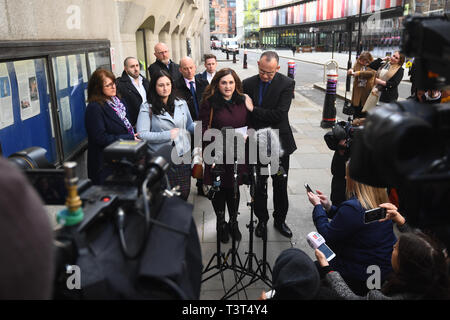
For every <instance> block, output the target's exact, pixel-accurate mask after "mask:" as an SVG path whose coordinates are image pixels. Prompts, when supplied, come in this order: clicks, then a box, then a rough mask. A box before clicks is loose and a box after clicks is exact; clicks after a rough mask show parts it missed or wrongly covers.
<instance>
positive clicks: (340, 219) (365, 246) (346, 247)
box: [313, 197, 397, 281]
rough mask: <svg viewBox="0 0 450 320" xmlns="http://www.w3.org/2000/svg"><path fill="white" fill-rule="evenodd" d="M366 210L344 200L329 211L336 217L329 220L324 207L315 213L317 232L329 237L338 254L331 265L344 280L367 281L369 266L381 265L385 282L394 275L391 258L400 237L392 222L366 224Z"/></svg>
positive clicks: (318, 207) (354, 200) (356, 203)
mask: <svg viewBox="0 0 450 320" xmlns="http://www.w3.org/2000/svg"><path fill="white" fill-rule="evenodd" d="M364 212H365V210H364V209H363V207H362V206H361V203H360V202H359V201H358V200H357V199H356V198H355V197H352V198H351V199H349V200H347V201H344V202H343V203H342V204H341V205H340V206H339V207H335V206H332V208H331V209H330V211H329V212H328V215H329V216H333V215H334V217H333V219H332V220H331V221H328V217H327V213H326V212H325V209H324V208H323V207H322V206H321V205H316V206H315V207H314V211H313V221H314V225H315V226H316V228H317V231H318V232H319V233H320V234H321V235H322V236H323V237H324V238H325V241H326V243H327V244H328V246H329V247H330V248H331V249H332V250H333V251H334V252H335V253H336V257H335V258H334V259H333V260H331V261H330V266H331V267H332V268H333V269H334V270H336V271H339V273H340V274H341V275H342V277H343V278H344V279H353V280H360V281H366V280H367V278H368V276H370V275H372V274H373V273H369V274H368V273H367V267H368V266H370V265H377V266H379V267H380V269H381V281H384V280H385V278H386V276H387V275H388V274H389V273H391V272H392V265H391V255H392V250H393V246H394V244H395V243H396V242H397V238H396V237H395V235H394V230H393V224H392V221H391V220H388V221H385V222H378V221H377V222H373V223H369V224H365V223H364V220H363V219H364Z"/></svg>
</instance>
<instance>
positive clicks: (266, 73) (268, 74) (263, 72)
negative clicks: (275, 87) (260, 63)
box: [259, 69, 276, 77]
mask: <svg viewBox="0 0 450 320" xmlns="http://www.w3.org/2000/svg"><path fill="white" fill-rule="evenodd" d="M275 72H276V71H272V72H267V71H264V70H261V69H259V74H260V75H262V76H263V75H267V76H269V77H271V76H273V75H274V74H275Z"/></svg>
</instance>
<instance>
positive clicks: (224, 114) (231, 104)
mask: <svg viewBox="0 0 450 320" xmlns="http://www.w3.org/2000/svg"><path fill="white" fill-rule="evenodd" d="M246 103H251V100H250V98H248V97H247V96H245V95H244V94H243V90H242V82H241V80H240V79H239V77H238V76H237V74H236V72H234V71H233V70H232V69H230V68H224V69H222V70H220V71H218V72H217V73H216V75H215V76H214V78H213V79H212V81H211V84H210V85H209V86H208V87H207V88H206V90H205V92H204V94H203V99H202V104H201V107H200V120H201V121H202V126H203V127H202V132H203V134H204V133H205V131H206V130H207V129H209V128H214V129H219V130H221V129H222V128H225V127H232V128H241V127H249V121H248V117H249V115H248V111H247V108H246V106H245V104H246ZM224 140H225V139H224ZM203 150H205V149H203ZM223 158H224V160H225V156H224V157H223ZM221 167H222V168H223V170H222V172H221V173H220V181H221V183H220V189H219V191H218V192H216V194H215V195H214V198H213V199H212V205H213V207H214V211H215V213H216V216H217V228H218V230H217V232H218V234H219V235H220V241H221V242H223V243H227V242H228V240H229V234H232V236H233V237H234V239H235V240H237V241H240V240H241V238H242V235H241V233H240V231H239V227H238V222H237V215H238V207H239V196H240V195H239V188H238V190H237V195H236V196H237V199H236V202H235V194H234V190H233V183H234V181H233V174H234V166H233V164H226V165H223V166H221ZM246 173H247V167H246V165H245V164H239V165H238V177H239V178H238V181H237V183H238V185H241V184H242V183H243V182H242V176H243V174H246ZM203 179H204V180H203V183H204V184H206V185H211V184H212V182H213V172H212V170H211V164H206V165H205V172H204V175H203ZM225 203H226V204H227V207H228V214H229V215H230V222H229V224H227V223H226V222H225Z"/></svg>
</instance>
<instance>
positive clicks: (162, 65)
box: [148, 42, 181, 81]
mask: <svg viewBox="0 0 450 320" xmlns="http://www.w3.org/2000/svg"><path fill="white" fill-rule="evenodd" d="M155 57H156V61H155V62H154V63H152V64H151V65H150V67H148V72H149V73H150V80H151V78H152V77H153V75H154V74H155V73H156V72H157V71H159V70H161V69H163V70H166V71H168V72H169V74H170V76H171V77H172V79H173V81H176V80H177V79H178V78H180V77H181V73H180V70H179V69H180V66H179V65H178V64H176V63H175V62H173V61H172V60H170V52H169V48H168V47H167V45H166V44H165V43H162V42H160V43H157V44H156V45H155Z"/></svg>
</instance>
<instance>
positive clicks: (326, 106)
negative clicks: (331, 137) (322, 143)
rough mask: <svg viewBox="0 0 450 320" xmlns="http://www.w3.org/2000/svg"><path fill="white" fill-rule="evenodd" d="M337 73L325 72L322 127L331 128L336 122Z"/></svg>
mask: <svg viewBox="0 0 450 320" xmlns="http://www.w3.org/2000/svg"><path fill="white" fill-rule="evenodd" d="M337 79H338V75H337V74H335V73H329V74H327V91H326V94H325V101H324V103H323V112H322V121H321V122H320V126H321V127H322V128H324V129H325V128H332V127H333V126H334V124H335V123H336V105H335V104H336V88H337Z"/></svg>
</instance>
